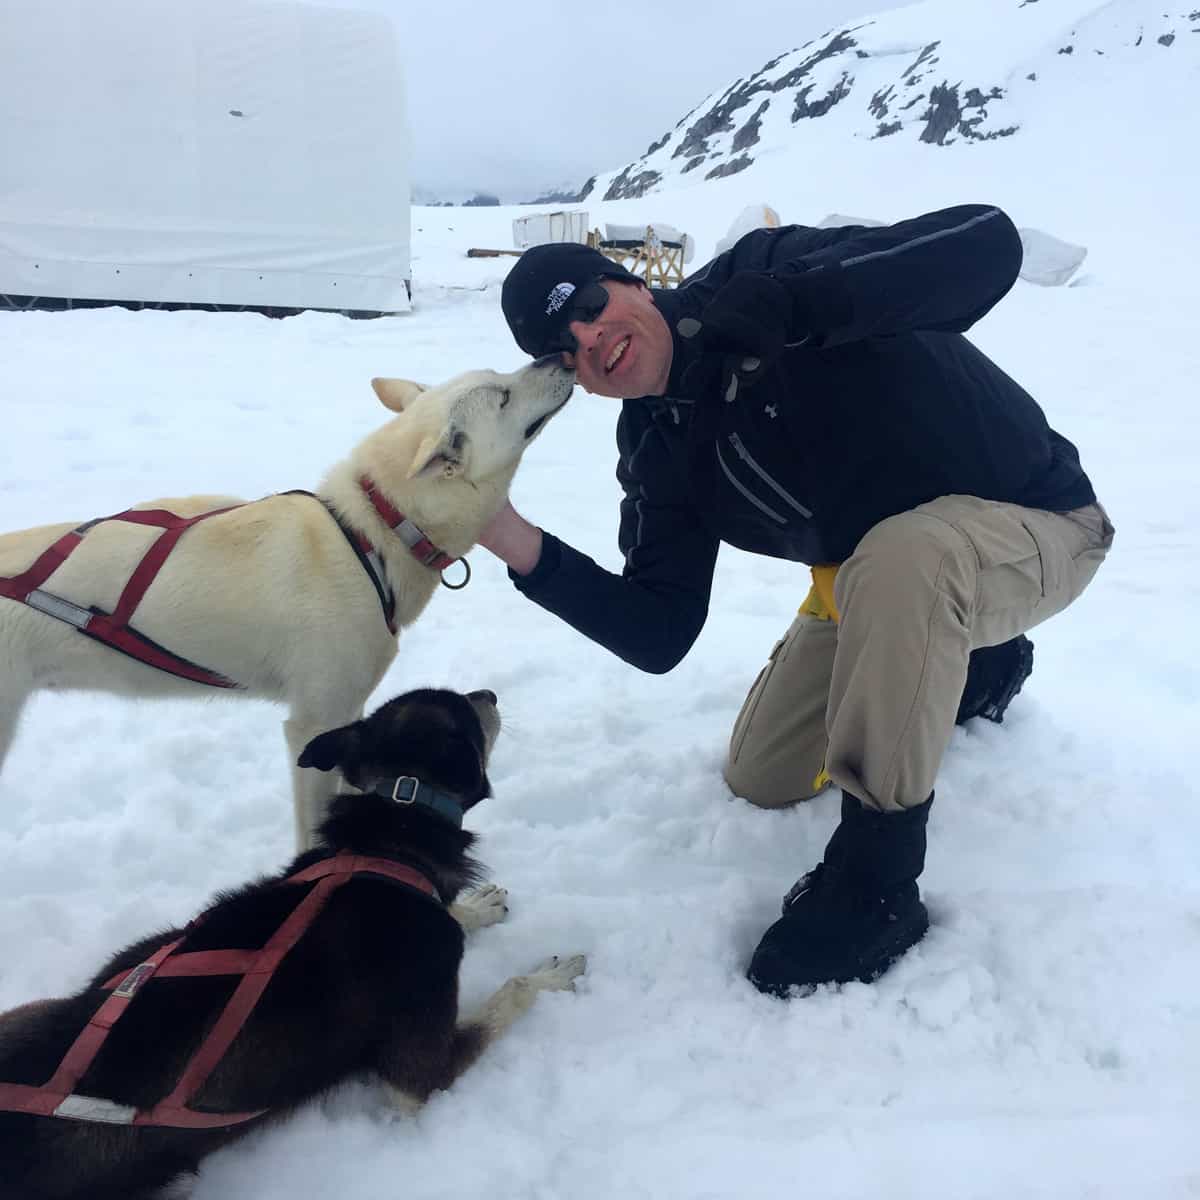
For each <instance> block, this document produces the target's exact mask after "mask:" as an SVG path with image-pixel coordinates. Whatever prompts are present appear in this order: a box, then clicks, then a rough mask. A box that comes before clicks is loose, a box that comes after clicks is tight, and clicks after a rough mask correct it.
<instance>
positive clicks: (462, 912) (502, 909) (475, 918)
mask: <svg viewBox="0 0 1200 1200" xmlns="http://www.w3.org/2000/svg"><path fill="white" fill-rule="evenodd" d="M450 915H451V916H452V917H453V918H454V919H455V920H456V921H457V922H458V923H459V924H460V925H461V926H462V927H463V928H464V929H465V930H466V931H467V932H468V933H470V932H471V931H473V930H475V929H483V928H484V927H485V926H487V925H496V924H498V923H499V922H500V921H503V920H504V918H505V917H507V916H508V892H507V891H505V889H504V888H502V887H497V886H496V885H495V884H494V883H485V884H484V885H483V886H482V887H478V888H476V889H475V890H474V891H473V892H467V893H466V894H465V895H464V896H460V897H459V898H458V899H457V900H456V901H455V902H454V903H453V904H452V905H451V906H450Z"/></svg>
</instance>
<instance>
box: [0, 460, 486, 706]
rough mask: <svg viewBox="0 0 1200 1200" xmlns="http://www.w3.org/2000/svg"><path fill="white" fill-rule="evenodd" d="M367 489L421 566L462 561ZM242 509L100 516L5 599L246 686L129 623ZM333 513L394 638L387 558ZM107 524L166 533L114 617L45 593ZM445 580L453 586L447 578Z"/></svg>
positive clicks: (45, 557) (365, 483) (20, 579)
mask: <svg viewBox="0 0 1200 1200" xmlns="http://www.w3.org/2000/svg"><path fill="white" fill-rule="evenodd" d="M359 484H360V486H361V487H362V489H363V491H364V492H366V494H367V496H368V497H369V498H370V500H371V503H372V504H373V505H374V506H375V508H376V510H377V511H378V512H379V513H380V515H381V516H382V517H383V518H384V520H385V521H387V522H388V524H389V525H391V526H392V528H393V529H395V531H396V533H397V534H398V535H399V536H400V537H401V539H402V540H403V541H404V543H405V545H406V546H407V547H408V549H409V550H410V552H411V553H412V554H413V556H414V557H415V558H417V560H418V561H419V562H421V563H422V564H423V565H425V566H427V567H430V568H432V569H434V570H438V571H441V570H442V569H444V568H445V567H447V566H449V565H450V564H451V563H452V562H454V561H455V560H454V559H452V558H451V557H450V556H449V555H448V554H445V553H443V552H442V551H441V550H439V549H438V547H437V546H435V545H434V544H433V543H432V542H431V541H430V540H429V539H428V538H427V537H426V536H425V535H424V534H423V533H422V532H421V531H420V529H418V528H417V526H416V525H415V524H413V522H412V521H410V520H409V519H408V518H407V517H405V516H404V515H403V514H402V513H400V512H397V510H396V509H395V508H393V507H392V505H391V504H389V503H388V501H387V500H386V499H385V498H384V497H383V496H381V495H380V494H379V492H378V491H376V489H375V485H374V484H373V483H372V482H371V480H369V479H368V478H366V476H363V478H362V479H360V480H359ZM283 494H284V495H299V496H312V495H313V493H312V492H302V491H297V492H285V493H283ZM313 498H314V499H317V500H320V499H321V498H320V497H319V496H314V497H313ZM322 503H324V501H322ZM241 507H243V506H242V505H240V504H231V505H229V506H227V507H226V508H214V509H213V510H212V511H211V512H206V513H200V514H199V515H197V516H194V517H180V516H177V515H176V514H175V513H172V512H168V511H167V510H166V509H163V508H148V509H127V510H126V511H125V512H120V513H115V514H114V515H113V516H111V517H98V518H96V519H95V520H94V521H88V522H86V523H85V524H83V525H80V526H78V527H77V528H76V529H73V530H71V532H70V533H66V534H64V535H63V536H62V537H60V538H59V539H58V541H57V542H55V543H54V545H52V546H51V547H49V549H47V550H45V551H43V552H42V554H41V555H40V556H39V558H38V559H37V561H36V562H34V564H33V565H32V566H31V567H30V568H29V569H28V570H27V571H25V572H23V573H22V574H20V575H15V576H11V577H5V578H0V596H2V597H5V598H7V599H9V600H16V601H19V602H20V603H22V604H27V605H28V606H29V607H30V608H35V609H37V611H38V612H41V613H45V614H46V616H48V617H54V618H55V619H56V620H59V621H65V622H66V623H67V624H68V625H73V626H74V627H75V628H76V629H77V630H79V632H80V633H83V634H86V635H87V636H88V637H90V638H95V639H96V640H97V641H100V642H103V643H104V644H105V645H106V646H111V647H112V649H114V650H119V651H120V652H121V653H122V654H127V655H129V656H130V657H131V658H136V659H137V660H138V661H139V662H143V663H145V664H146V665H147V666H151V667H155V668H157V669H158V670H160V671H166V672H167V673H168V674H170V675H178V676H179V677H181V678H183V679H190V680H192V681H193V682H194V683H203V684H207V685H208V686H209V687H219V688H241V687H242V686H243V685H242V684H240V683H237V682H235V681H234V680H232V679H229V678H227V677H226V676H224V675H222V674H221V673H220V672H219V671H212V670H209V669H208V668H207V667H202V666H199V665H198V664H196V663H194V662H190V661H189V660H188V659H186V658H183V657H182V656H180V655H178V654H175V653H174V652H172V651H171V650H168V649H166V647H164V646H160V645H159V644H158V643H157V642H155V641H153V640H151V639H150V638H148V637H146V636H145V635H144V634H141V633H138V631H137V630H136V629H133V628H132V627H131V626H130V624H129V622H130V620H131V618H132V617H133V614H134V612H135V611H136V610H137V607H138V605H139V604H140V603H141V602H142V597H143V596H145V594H146V590H147V589H148V588H149V587H150V585H151V584H152V583H153V582H154V579H155V577H156V576H157V575H158V572H159V570H160V569H161V568H162V565H163V563H164V562H166V560H167V555H169V554H170V553H171V551H172V550H173V549H174V548H175V543H176V542H178V541H179V539H180V538H181V537H182V536H183V535H184V534H185V533H186V532H187V531H188V530H189V529H190V528H191V527H192V526H193V525H195V524H197V523H198V522H200V521H205V520H207V519H208V518H209V517H215V516H217V515H218V514H220V513H227V512H232V511H233V510H234V509H235V508H241ZM325 507H326V508H327V509H328V510H329V515H330V516H331V517H333V519H334V521H335V522H337V526H338V528H339V529H340V530H341V531H342V533H343V534H345V536H346V540H347V541H348V542H349V543H350V546H351V549H353V551H354V553H355V556H356V557H357V558H358V561H359V562H360V563H361V564H362V567H363V570H364V571H366V573H367V575H368V576H369V577H370V580H371V583H372V585H373V586H374V588H375V591H376V593H377V594H378V596H379V603H380V604H381V605H382V607H383V616H384V620H385V621H386V622H387V627H388V630H389V632H391V633H392V634H395V633H396V632H397V625H396V597H395V595H394V594H393V592H392V589H391V588H390V587H389V585H388V583H387V575H386V572H385V571H384V567H383V561H382V559H381V558H380V557H379V554H378V552H377V551H376V549H375V547H374V546H372V545H371V543H370V541H369V540H368V539H367V538H366V537H364V536H363V535H362V534H360V533H357V532H356V531H354V530H352V529H350V528H348V527H347V526H346V525H345V524H344V523H343V522H342V521H341V519H340V518H339V517H338V515H337V513H335V512H334V511H333V509H332V508H330V506H329V505H328V504H326V505H325ZM103 521H125V522H128V523H129V524H131V525H152V526H156V527H158V528H161V529H162V531H163V532H162V533H161V534H160V535H159V536H158V537H157V538H155V540H154V542H153V543H152V544H151V546H150V548H149V549H148V550H147V551H146V553H145V554H144V555H143V556H142V560H141V562H139V563H138V565H137V567H135V568H134V571H133V574H132V575H131V576H130V577H129V580H128V582H127V583H126V584H125V588H124V590H123V591H122V592H121V597H120V599H119V600H118V601H117V607H116V608H115V609H113V611H112V612H111V613H106V612H104V611H102V610H101V609H99V608H96V607H95V606H92V607H91V608H83V607H81V606H80V605H78V604H75V603H73V602H72V601H70V600H66V599H64V598H63V597H62V596H56V595H55V594H54V593H53V592H48V591H46V590H45V589H44V588H43V587H42V584H44V583H45V582H46V580H48V579H49V578H50V576H51V575H53V574H54V572H55V571H57V570H58V568H59V567H61V566H62V564H63V563H64V562H66V560H67V559H68V558H69V557H70V556H71V554H72V553H73V552H74V551H75V549H76V548H77V547H78V546H79V545H80V543H81V542H82V541H83V538H84V535H85V534H86V533H87V532H88V530H89V529H92V528H93V527H94V526H96V525H99V524H101V522H103ZM461 561H462V563H463V565H464V566H467V561H466V559H462V560H461ZM467 579H470V568H469V567H467ZM443 582H445V581H444V580H443ZM446 586H447V587H465V586H466V580H464V581H463V583H461V584H457V585H455V584H447V585H446Z"/></svg>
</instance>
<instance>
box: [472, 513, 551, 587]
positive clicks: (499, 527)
mask: <svg viewBox="0 0 1200 1200" xmlns="http://www.w3.org/2000/svg"><path fill="white" fill-rule="evenodd" d="M479 544H480V545H481V546H483V547H484V548H485V549H487V550H490V551H491V552H492V553H493V554H494V555H495V556H496V557H497V558H499V559H500V560H501V561H502V562H505V563H507V564H508V566H510V567H511V568H512V569H513V570H514V571H516V573H517V574H518V575H528V574H529V572H530V571H532V570H533V568H534V567H536V566H537V565H538V559H539V558H541V557H542V531H541V530H540V529H539V528H538V527H537V526H536V525H531V524H530V523H529V522H528V521H527V520H525V518H524V517H523V516H521V514H520V513H519V512H517V510H516V509H515V508H513V506H512V502H511V501H509V500H506V501H505V502H504V507H503V508H501V510H500V511H499V512H498V513H497V514H496V515H495V516H494V517H493V518H492V519H491V520H490V521H489V522H488V524H487V528H486V529H484V531H483V533H481V534H480V535H479Z"/></svg>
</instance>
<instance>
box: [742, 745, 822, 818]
mask: <svg viewBox="0 0 1200 1200" xmlns="http://www.w3.org/2000/svg"><path fill="white" fill-rule="evenodd" d="M722 774H723V775H724V776H725V782H726V784H728V786H729V790H730V791H731V792H732V793H733V794H734V795H735V796H737V797H738V798H739V799H741V800H745V801H746V802H747V803H749V804H753V805H754V806H755V807H756V808H789V807H790V806H791V805H793V804H799V803H800V802H801V801H804V800H811V799H812V798H813V797H814V796H816V795H819V794H820V793H821V792H823V791H824V790H825V789H826V788H827V787H829V786H830V780H829V777H828V776H827V775H826V774H825V760H824V756H823V755H822V756H821V758H820V759H815V760H811V761H809V762H802V761H799V760H793V761H792V762H791V763H790V764H788V765H787V767H786V768H785V769H782V770H781V769H780V764H778V763H776V764H773V765H772V764H769V763H766V762H764V761H763V760H761V759H756V758H754V757H753V756H751V755H743V756H740V757H739V758H738V759H736V760H735V759H734V758H733V756H732V755H730V757H729V758H728V759H726V762H725V768H724V771H723V772H722Z"/></svg>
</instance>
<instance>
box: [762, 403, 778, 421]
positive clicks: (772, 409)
mask: <svg viewBox="0 0 1200 1200" xmlns="http://www.w3.org/2000/svg"><path fill="white" fill-rule="evenodd" d="M763 412H765V413H766V414H767V416H768V417H770V418H771V420H774V419H775V418H776V417H777V416H779V405H778V404H768V405H767V406H766V407H765V408H764V409H763Z"/></svg>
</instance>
